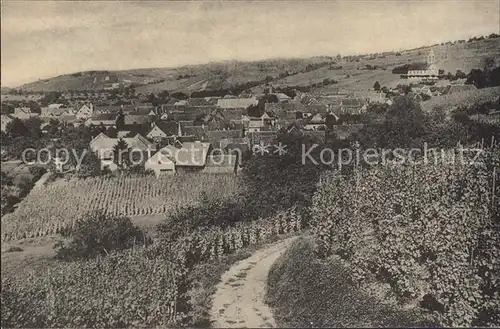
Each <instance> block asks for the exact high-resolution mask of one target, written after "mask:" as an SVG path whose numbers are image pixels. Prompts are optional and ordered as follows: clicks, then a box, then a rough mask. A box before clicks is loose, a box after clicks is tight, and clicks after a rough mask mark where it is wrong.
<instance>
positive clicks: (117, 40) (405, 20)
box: [1, 0, 500, 87]
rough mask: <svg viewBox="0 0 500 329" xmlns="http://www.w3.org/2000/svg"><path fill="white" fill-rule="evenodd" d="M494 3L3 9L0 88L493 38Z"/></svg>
mask: <svg viewBox="0 0 500 329" xmlns="http://www.w3.org/2000/svg"><path fill="white" fill-rule="evenodd" d="M499 16H500V0H481V1H479V0H478V1H473V0H462V1H455V0H439V1H428V0H418V1H398V0H390V1H366V0H364V1H351V0H344V1H335V0H332V1H313V0H309V1H307V0H302V1H272V2H266V1H253V2H250V1H189V2H188V1H176V2H169V1H142V2H133V1H126V2H125V1H122V2H118V1H40V0H38V1H14V0H11V1H9V0H7V1H5V0H2V3H1V84H2V86H10V87H16V86H19V85H21V84H24V83H27V82H32V81H36V80H38V79H44V78H48V77H53V76H57V75H61V74H67V73H72V72H79V71H85V70H126V69H133V68H149V67H175V66H180V65H186V64H199V63H207V62H210V61H221V60H258V59H266V58H275V57H310V56H319V55H325V56H335V55H337V54H339V53H340V54H342V55H349V54H360V53H371V52H379V51H387V50H400V49H408V48H414V47H418V46H423V45H431V44H435V43H440V42H443V41H453V40H458V39H467V38H469V37H471V36H480V35H488V34H490V33H499V29H500V19H499Z"/></svg>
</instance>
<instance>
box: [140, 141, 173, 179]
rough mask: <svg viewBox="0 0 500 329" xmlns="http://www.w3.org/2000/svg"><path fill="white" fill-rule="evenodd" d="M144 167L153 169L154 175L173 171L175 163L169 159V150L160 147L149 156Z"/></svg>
mask: <svg viewBox="0 0 500 329" xmlns="http://www.w3.org/2000/svg"><path fill="white" fill-rule="evenodd" d="M144 169H146V170H153V171H154V172H155V175H156V177H158V176H160V175H165V174H170V175H171V174H174V173H175V163H174V162H173V161H172V160H171V153H170V150H169V149H167V148H162V149H161V150H159V151H158V152H156V153H155V154H154V155H153V156H152V157H151V158H149V159H148V160H147V161H146V163H145V164H144Z"/></svg>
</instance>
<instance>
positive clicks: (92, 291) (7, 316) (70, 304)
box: [1, 249, 183, 328]
mask: <svg viewBox="0 0 500 329" xmlns="http://www.w3.org/2000/svg"><path fill="white" fill-rule="evenodd" d="M180 272H182V268H180V267H178V265H177V264H173V263H171V262H169V261H168V260H165V259H158V258H152V257H149V255H148V254H147V253H146V252H144V251H143V250H141V249H138V250H129V251H125V252H121V253H116V254H115V253H113V254H111V255H109V256H108V257H105V258H102V259H101V258H97V259H93V260H90V261H77V262H70V263H66V262H64V263H57V264H54V265H53V266H51V268H50V269H47V268H37V269H35V270H34V272H32V273H28V272H22V273H20V274H19V275H16V276H15V277H4V276H3V275H2V296H1V307H2V312H1V313H2V314H1V317H2V328H9V327H21V328H23V327H24V328H26V327H32V328H65V327H66V328H124V327H150V328H151V327H173V326H177V325H178V323H179V322H178V321H179V320H180V319H182V318H183V314H182V313H181V311H180V310H179V309H178V308H177V307H176V306H177V300H178V288H179V286H178V278H179V277H180V275H179V273H180Z"/></svg>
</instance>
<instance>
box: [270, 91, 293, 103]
mask: <svg viewBox="0 0 500 329" xmlns="http://www.w3.org/2000/svg"><path fill="white" fill-rule="evenodd" d="M274 95H276V97H278V101H279V102H280V103H282V102H287V101H289V100H291V98H290V96H288V95H287V94H284V93H275V94H274Z"/></svg>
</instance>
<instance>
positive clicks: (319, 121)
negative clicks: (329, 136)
mask: <svg viewBox="0 0 500 329" xmlns="http://www.w3.org/2000/svg"><path fill="white" fill-rule="evenodd" d="M325 123H326V119H325V117H324V116H323V115H322V114H321V113H317V114H315V115H313V116H311V117H309V118H307V120H306V121H305V126H304V129H306V130H317V129H319V128H326V126H325Z"/></svg>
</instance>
